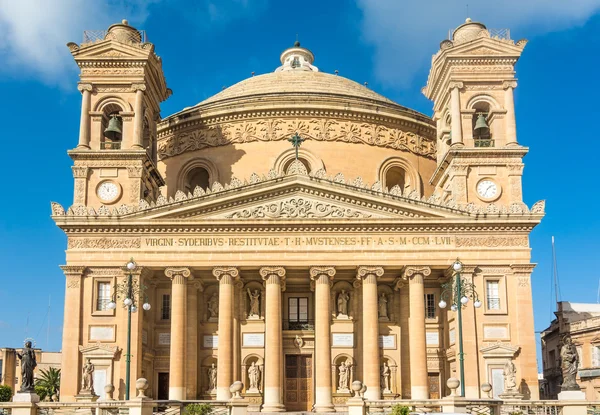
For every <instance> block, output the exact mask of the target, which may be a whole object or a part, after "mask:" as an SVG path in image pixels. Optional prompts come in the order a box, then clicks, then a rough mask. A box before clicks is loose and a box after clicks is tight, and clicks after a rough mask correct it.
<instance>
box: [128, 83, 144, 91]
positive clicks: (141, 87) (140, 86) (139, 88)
mask: <svg viewBox="0 0 600 415" xmlns="http://www.w3.org/2000/svg"><path fill="white" fill-rule="evenodd" d="M131 89H132V90H133V91H135V92H137V91H142V92H144V91H145V90H146V84H131Z"/></svg>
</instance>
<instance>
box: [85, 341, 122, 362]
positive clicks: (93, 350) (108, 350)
mask: <svg viewBox="0 0 600 415" xmlns="http://www.w3.org/2000/svg"><path fill="white" fill-rule="evenodd" d="M120 351H121V349H120V348H119V346H108V345H106V344H102V343H94V344H89V345H87V346H79V352H80V353H81V354H82V355H84V357H86V358H87V357H96V358H98V357H104V358H108V359H114V358H115V357H116V356H117V355H118V354H119V352H120Z"/></svg>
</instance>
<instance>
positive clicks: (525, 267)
mask: <svg viewBox="0 0 600 415" xmlns="http://www.w3.org/2000/svg"><path fill="white" fill-rule="evenodd" d="M536 266H537V264H511V265H510V269H511V270H512V272H513V273H514V274H515V275H529V274H531V273H532V272H533V269H534V268H535V267H536Z"/></svg>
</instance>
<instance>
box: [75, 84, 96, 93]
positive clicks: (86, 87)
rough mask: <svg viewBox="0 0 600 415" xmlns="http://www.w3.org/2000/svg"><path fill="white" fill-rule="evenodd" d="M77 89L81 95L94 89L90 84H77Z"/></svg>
mask: <svg viewBox="0 0 600 415" xmlns="http://www.w3.org/2000/svg"><path fill="white" fill-rule="evenodd" d="M77 89H78V90H79V92H82V93H83V91H88V92H92V91H93V89H94V87H93V86H92V84H84V83H79V84H77Z"/></svg>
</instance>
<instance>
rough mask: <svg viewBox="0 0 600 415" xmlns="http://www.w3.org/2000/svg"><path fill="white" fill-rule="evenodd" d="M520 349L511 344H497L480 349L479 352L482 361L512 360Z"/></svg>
mask: <svg viewBox="0 0 600 415" xmlns="http://www.w3.org/2000/svg"><path fill="white" fill-rule="evenodd" d="M520 349H521V348H520V347H519V346H513V345H511V344H503V343H497V344H493V345H491V346H487V347H484V348H482V349H481V350H480V351H481V353H482V356H483V358H484V359H488V358H506V359H513V358H514V357H515V356H516V354H517V353H518V352H519V350H520Z"/></svg>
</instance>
